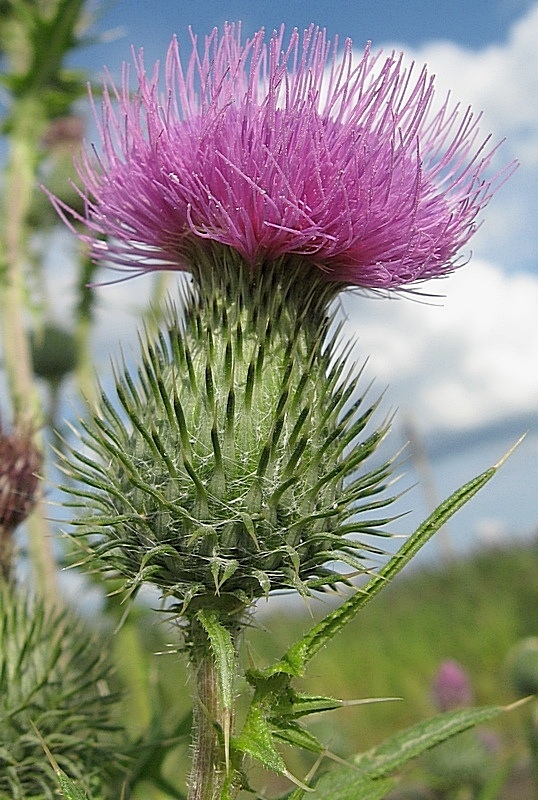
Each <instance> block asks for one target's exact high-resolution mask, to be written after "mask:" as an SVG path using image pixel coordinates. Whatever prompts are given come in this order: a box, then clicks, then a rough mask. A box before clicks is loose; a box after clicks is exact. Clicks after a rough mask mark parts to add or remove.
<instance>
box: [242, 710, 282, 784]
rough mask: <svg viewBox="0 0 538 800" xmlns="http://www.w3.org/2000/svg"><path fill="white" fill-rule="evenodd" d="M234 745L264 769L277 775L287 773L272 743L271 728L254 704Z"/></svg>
mask: <svg viewBox="0 0 538 800" xmlns="http://www.w3.org/2000/svg"><path fill="white" fill-rule="evenodd" d="M234 746H235V747H236V748H237V749H238V750H240V751H241V752H243V753H247V754H248V755H250V756H252V757H253V758H256V759H257V760H258V761H259V762H260V763H261V764H263V766H264V767H265V768H266V769H268V770H271V771H272V772H276V773H277V775H286V774H287V769H286V764H285V763H284V760H283V758H282V756H281V755H280V753H279V752H278V750H277V749H276V747H275V745H274V742H273V734H272V731H271V728H270V726H269V724H268V723H267V720H266V719H265V717H264V714H263V713H262V711H261V710H260V709H259V708H258V707H256V706H255V705H252V706H251V707H250V710H249V713H248V717H247V719H246V721H245V725H244V726H243V730H242V731H241V735H240V736H238V737H237V739H235V741H234Z"/></svg>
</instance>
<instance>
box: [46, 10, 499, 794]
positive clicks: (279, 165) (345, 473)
mask: <svg viewBox="0 0 538 800" xmlns="http://www.w3.org/2000/svg"><path fill="white" fill-rule="evenodd" d="M192 41H193V50H192V55H191V57H190V59H189V61H188V64H187V65H186V66H184V64H183V62H182V59H181V57H180V53H179V48H178V44H177V42H176V41H175V40H173V41H172V43H171V45H170V49H169V51H168V55H167V60H166V67H165V87H164V88H165V92H164V94H163V97H162V99H160V95H159V86H158V69H157V67H156V68H155V70H154V72H153V74H152V75H151V76H148V75H147V73H146V71H145V67H144V62H143V57H142V54H140V55H139V56H138V57H135V70H136V74H137V79H138V91H137V93H136V94H135V95H134V96H133V94H132V92H131V89H130V86H129V75H128V70H127V69H126V70H125V73H124V79H123V84H122V86H121V87H120V88H119V89H118V88H116V87H114V85H113V84H112V83H111V82H109V83H105V86H104V90H103V105H102V119H101V120H99V119H98V125H99V130H100V133H101V138H102V145H103V146H102V152H101V153H100V154H99V156H98V158H95V156H94V155H93V154H92V153H91V151H90V152H87V153H86V154H85V155H84V154H83V155H82V156H81V158H80V160H79V164H78V171H79V177H80V181H81V188H80V190H79V191H80V195H81V199H82V200H83V202H84V213H82V214H81V213H80V211H77V210H76V209H74V208H70V207H68V206H67V205H66V204H65V203H64V202H62V201H61V200H60V199H57V198H54V197H53V198H52V200H53V203H54V205H55V207H56V208H57V210H58V212H59V213H60V215H61V216H62V217H63V218H64V220H65V221H66V222H67V223H68V224H69V225H70V226H71V227H72V228H73V229H74V230H75V232H76V234H77V235H78V236H79V238H80V239H81V240H82V241H83V242H84V244H85V246H86V247H87V248H88V249H89V252H90V253H91V255H92V257H93V258H94V259H95V260H96V261H99V262H102V263H104V264H106V265H107V266H109V267H113V268H115V269H117V270H125V271H127V274H128V276H131V275H135V274H140V273H147V272H151V271H153V270H177V271H186V272H189V273H190V274H191V278H192V280H191V284H190V285H189V287H188V288H187V289H185V290H184V296H183V297H182V305H183V311H182V313H181V314H179V313H178V311H177V310H176V309H175V308H174V307H173V306H170V307H169V309H168V313H167V318H166V321H165V324H164V325H163V326H162V329H161V331H160V332H159V333H158V334H156V335H151V334H149V333H146V334H144V336H143V337H142V341H141V352H140V362H139V367H138V370H137V372H136V374H133V373H132V371H130V370H129V369H128V368H127V367H126V366H124V365H122V366H120V367H119V368H118V369H117V371H116V389H115V396H113V397H110V396H108V395H106V394H105V393H104V392H101V397H100V400H99V402H98V403H97V406H96V408H95V409H93V410H92V411H91V413H90V418H89V419H88V420H87V421H86V422H84V423H82V426H83V433H82V434H81V437H80V438H81V440H82V446H80V445H79V444H77V445H76V446H75V447H74V448H73V450H72V452H71V454H70V456H69V457H68V459H67V461H66V463H65V465H64V466H65V469H66V470H67V472H68V473H69V474H70V475H71V477H74V478H75V479H78V481H79V487H78V488H77V489H76V490H75V491H73V490H72V488H71V487H70V488H69V492H70V494H71V495H72V497H73V498H74V500H73V499H72V500H71V504H72V505H75V507H76V508H77V516H76V518H75V520H74V524H75V537H82V542H83V547H84V551H85V553H86V561H87V562H88V565H89V566H90V568H94V569H99V570H102V571H103V572H105V573H110V572H111V573H112V574H114V575H116V576H117V575H120V576H121V577H122V580H123V585H124V588H125V589H126V590H127V591H132V592H135V591H136V590H137V589H138V588H139V587H140V586H141V585H142V584H143V583H145V582H149V583H152V584H154V585H155V586H157V587H158V589H159V590H160V592H161V594H162V595H163V596H164V597H167V598H171V601H172V603H171V607H172V609H173V610H174V611H175V612H176V613H177V614H179V615H182V617H183V631H184V638H185V643H186V645H187V646H188V651H189V657H190V661H191V664H192V666H193V671H194V674H195V676H196V682H197V698H196V702H195V727H194V743H193V768H192V774H191V779H190V789H189V795H188V797H189V800H217V798H226V799H227V800H231V799H232V798H233V797H235V796H236V795H237V792H238V791H239V790H240V789H241V788H247V787H248V783H247V781H246V778H245V776H244V774H243V769H242V758H243V755H244V754H245V753H247V754H249V755H254V756H255V757H260V753H261V752H263V756H262V757H261V760H262V763H264V764H265V765H267V764H268V763H271V764H272V765H275V764H276V765H279V764H280V762H279V761H278V758H277V756H276V755H275V757H274V758H273V752H272V751H271V750H270V748H269V744H268V742H270V741H271V742H272V732H271V730H272V729H270V726H271V725H272V724H273V722H271V721H270V720H269V717H268V718H267V725H268V728H267V729H263V731H262V733H263V735H262V733H260V730H262V728H260V724H261V722H260V720H261V717H260V716H256V714H258V712H259V714H261V715H262V717H263V714H264V713H265V711H263V712H262V711H261V710H260V709H261V708H262V707H264V706H263V704H264V702H266V698H267V697H269V696H271V697H272V696H273V694H271V693H275V692H276V689H277V688H278V687H275V685H274V683H275V681H276V683H277V684H278V685H282V686H287V684H285V683H282V684H280V683H279V681H280V677H277V676H276V675H275V676H273V677H274V678H275V681H272V678H271V677H269V678H268V682H267V684H266V683H265V682H264V681H265V678H260V676H259V675H258V676H257V677H256V675H255V673H254V672H252V673H251V678H250V679H249V680H251V684H252V686H253V687H255V692H254V693H255V703H258V702H259V703H260V706H255V703H254V705H253V707H252V708H253V709H254V710H253V713H252V715H251V716H249V717H247V722H246V723H245V725H246V728H247V734H245V733H244V734H243V736H239V737H236V738H235V740H234V738H233V731H234V721H233V704H234V689H233V685H234V684H233V679H234V674H235V659H236V649H237V631H238V630H241V629H242V627H243V626H244V624H245V620H246V611H247V610H248V609H249V607H250V606H251V604H252V603H253V602H254V601H255V600H256V599H257V598H259V597H263V596H268V595H269V594H270V593H271V592H273V591H275V590H281V589H293V590H296V591H298V592H299V593H300V594H302V595H305V596H307V595H309V594H310V593H312V592H313V591H317V590H323V589H327V588H330V587H335V586H336V585H337V584H338V583H346V582H349V580H350V579H351V578H352V577H355V576H356V575H358V574H361V573H364V572H367V571H369V570H370V569H371V567H372V564H371V557H372V555H374V554H375V555H376V556H377V555H379V554H380V553H381V549H380V548H377V547H374V546H372V544H371V540H370V539H369V537H370V535H372V534H374V535H378V536H385V535H387V533H386V526H387V523H388V522H389V521H390V520H389V517H387V514H386V512H383V513H381V512H380V509H383V508H384V507H385V506H387V505H388V504H390V502H391V499H392V498H391V495H390V492H388V491H387V487H388V485H389V483H390V472H391V468H392V462H385V463H383V462H381V463H377V464H375V465H371V464H370V460H371V459H370V457H371V455H372V454H373V452H374V451H375V449H376V447H377V445H378V443H379V442H380V440H381V439H382V438H383V436H384V434H385V433H386V430H387V425H386V424H383V425H381V426H380V427H378V428H377V429H376V428H373V427H372V425H371V418H372V415H373V413H374V410H375V407H376V403H375V402H374V403H370V402H368V401H367V400H366V399H365V398H364V397H360V396H359V397H358V396H357V393H356V386H355V379H354V375H353V368H352V367H353V365H352V364H350V363H349V352H350V346H349V344H348V345H346V346H344V347H343V348H342V346H341V343H340V329H339V326H338V325H336V324H335V317H334V309H335V306H334V302H333V301H334V300H335V299H336V297H337V295H338V293H339V292H340V291H341V290H343V289H346V288H348V287H350V286H352V287H360V288H362V289H364V290H374V291H375V290H402V289H405V288H408V287H414V286H415V285H416V284H417V283H419V282H421V281H424V280H426V279H428V278H432V277H445V276H446V275H447V274H449V273H450V272H451V271H452V270H453V269H454V268H455V267H456V266H457V264H458V260H457V259H458V254H459V252H460V250H461V248H462V247H463V246H464V245H465V244H466V243H467V242H468V241H469V239H470V237H471V236H472V234H473V233H474V231H475V230H476V227H477V221H478V215H479V213H480V211H481V209H482V208H483V207H484V205H485V204H486V203H487V202H488V200H489V198H490V197H491V195H492V194H493V192H494V190H495V188H496V187H497V185H498V184H499V183H500V181H501V180H502V179H503V178H504V177H506V175H507V174H508V172H509V171H510V169H511V167H510V168H508V170H505V172H504V173H501V174H500V175H499V176H498V177H497V178H493V179H490V178H488V177H486V170H487V168H488V167H489V165H490V162H491V161H492V159H493V156H494V153H495V151H496V148H495V147H490V146H489V140H488V139H487V138H486V139H484V140H482V141H480V139H479V138H478V127H477V122H478V120H477V119H475V118H474V116H473V114H472V113H471V111H470V110H467V111H466V112H464V113H463V114H462V113H460V111H459V109H458V107H455V108H450V106H449V104H448V101H446V102H445V103H442V104H441V105H440V107H439V110H438V111H432V108H433V101H434V86H433V80H432V79H431V78H429V77H428V75H427V72H426V70H422V71H421V72H420V73H419V74H418V76H415V73H414V68H410V69H407V68H404V66H403V62H402V59H401V58H396V57H395V56H394V55H391V56H389V57H388V58H387V59H385V60H382V58H381V56H380V55H378V56H375V55H372V54H371V52H370V49H369V47H367V48H366V50H365V52H364V55H363V57H362V58H360V59H359V60H358V61H357V62H356V63H355V62H354V59H353V53H352V45H351V42H350V41H349V40H347V41H346V42H345V44H344V48H343V53H342V55H341V56H339V53H338V47H337V45H336V44H335V46H334V47H331V45H330V43H329V42H328V41H327V39H326V37H325V33H324V32H323V31H320V30H319V29H317V28H314V27H313V26H312V27H310V28H309V29H308V30H307V31H305V32H304V34H303V36H302V37H301V36H300V35H299V34H298V33H297V31H294V32H293V33H292V35H291V37H290V39H289V41H288V42H286V41H285V39H284V30H283V29H282V30H281V31H280V32H279V33H274V34H273V35H272V36H271V37H270V38H269V41H268V43H267V44H265V43H264V33H263V31H260V32H258V33H257V34H256V35H255V36H254V37H253V38H252V39H251V40H249V41H247V42H246V43H245V44H242V42H241V31H240V27H239V26H238V27H237V28H235V27H234V26H233V25H227V26H226V27H225V29H224V32H223V34H222V36H221V37H220V38H219V36H218V34H217V32H216V31H214V32H213V34H212V35H211V36H209V37H208V38H207V39H206V40H205V46H204V48H203V51H202V52H201V53H200V52H199V51H198V47H197V41H196V38H195V37H194V36H193V37H192ZM367 461H368V463H367ZM365 534H367V535H368V543H367V541H366V540H365V539H364V538H363V537H364V535H365ZM336 565H340V567H339V568H337V567H336ZM289 674H292V673H289ZM293 674H295V673H293ZM258 679H259V680H261V683H259V680H258ZM288 679H289V675H288ZM288 679H286V680H288ZM271 681H272V682H271ZM269 683H270V684H271V688H270V692H269V694H267V691H269V689H268V687H269ZM282 692H283V696H282V697H281V698H280V700H281V701H282V704H283V705H282V707H283V708H288V711H289V713H290V714H292V713H293V714H296V715H297V716H301V713H302V712H300V711H297V712H296V711H294V710H293V708H292V706H293V703H292V702H291V700H290V698H292V697H295V695H292V694H286V692H285V689H282ZM284 695H285V698H284ZM275 697H276V694H275ZM290 703H291V705H290ZM331 707H334V706H331ZM290 708H291V709H292V710H291V711H290V710H289V709H290ZM316 708H318V705H316ZM286 713H288V712H286ZM304 713H306V712H304ZM295 719H296V718H295V717H294V718H293V722H289V720H288V723H289V724H288V723H286V724H287V727H286V728H285V730H286V731H287V734H286V735H291V733H290V731H292V732H293V734H294V735H299V733H298V731H299V728H298V726H297V724H296V721H295ZM256 735H259V736H260V740H261V739H262V738H263V746H261V745H260V747H261V750H260V748H259V747H258V748H256V747H253V746H252V744H251V741H252V739H249V736H251V737H252V736H254V737H255V736H256ZM264 737H265V738H264ZM284 738H285V737H284ZM301 741H302V742H305V741H307V742H310V744H312V740H311V739H308V737H306V738H302V739H301ZM234 742H235V744H234ZM267 748H269V749H267ZM314 750H315V748H314ZM267 753H270V757H267V758H268V760H267V758H266V756H267ZM275 753H276V750H275ZM278 768H279V769H280V767H278ZM281 773H282V774H286V772H285V770H284V769H283V768H282V770H281Z"/></svg>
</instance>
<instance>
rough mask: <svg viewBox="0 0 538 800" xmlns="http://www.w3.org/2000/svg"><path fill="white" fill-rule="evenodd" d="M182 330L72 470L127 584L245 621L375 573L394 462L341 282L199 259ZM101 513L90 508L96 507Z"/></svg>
mask: <svg viewBox="0 0 538 800" xmlns="http://www.w3.org/2000/svg"><path fill="white" fill-rule="evenodd" d="M192 263H193V283H192V287H191V288H190V289H187V290H186V293H185V294H186V296H185V298H184V300H185V312H184V316H183V319H182V320H181V322H178V320H177V313H176V312H175V310H174V309H170V310H169V314H168V320H167V325H166V326H165V329H164V331H163V332H161V333H160V334H159V335H158V336H157V337H156V340H155V341H151V339H150V337H149V336H146V338H145V341H144V342H143V344H142V348H141V350H142V364H141V366H140V368H139V370H138V376H137V378H136V379H135V378H133V377H132V376H131V374H130V373H129V371H128V370H127V369H125V368H123V369H122V370H121V374H119V375H118V376H117V379H116V393H117V401H119V403H118V402H116V400H114V401H112V400H111V399H109V398H108V397H106V396H105V395H104V394H102V396H101V399H100V402H99V407H98V409H97V410H96V411H95V412H94V413H93V416H92V418H91V419H90V421H89V422H88V423H87V424H85V434H84V435H83V437H82V438H83V443H84V445H85V448H84V449H81V450H80V451H75V450H74V451H73V452H72V456H71V458H70V461H71V463H70V464H69V467H68V469H69V471H70V473H71V475H72V476H74V477H75V478H77V479H78V480H79V481H80V482H81V483H83V484H84V487H83V488H81V489H79V490H78V491H77V494H78V498H81V500H82V502H80V500H79V501H77V502H78V505H79V506H80V507H83V508H84V509H86V512H85V513H84V514H83V516H82V517H80V518H79V519H78V520H77V521H76V524H77V525H78V532H79V533H80V534H82V535H84V536H88V537H89V539H88V546H89V550H90V557H91V558H92V559H93V558H96V559H97V560H98V562H99V563H100V564H101V565H102V568H103V569H106V570H110V569H111V568H112V569H113V570H116V571H117V572H118V573H120V574H121V575H123V576H124V578H125V579H126V580H125V582H126V585H127V586H129V587H136V586H138V585H139V584H140V583H141V582H143V581H150V582H152V583H154V584H156V585H157V586H159V587H160V589H161V590H162V591H163V593H165V594H168V595H171V596H172V597H174V598H176V599H177V600H178V601H180V604H181V608H182V610H183V611H184V612H185V611H187V609H189V610H190V611H195V610H196V609H198V608H200V607H207V606H209V607H213V608H217V607H220V608H223V609H230V610H235V609H237V608H238V604H239V607H240V606H241V605H247V604H249V603H250V602H251V601H252V600H253V599H254V598H256V597H259V596H261V595H266V594H267V593H269V592H270V591H272V590H275V589H283V588H293V589H296V590H297V591H299V592H300V593H302V594H308V592H309V591H310V590H311V589H320V588H323V587H326V586H329V585H331V584H334V583H335V582H337V581H340V580H343V579H344V578H343V576H342V575H341V574H340V573H339V572H337V571H335V570H334V569H331V567H330V566H329V565H328V562H333V563H334V562H343V563H344V564H346V565H348V567H351V569H352V570H353V571H364V570H365V569H367V565H366V563H365V556H366V554H367V552H368V551H371V550H372V549H374V548H372V546H371V545H367V544H366V543H362V542H359V541H356V540H354V539H352V538H349V535H350V534H351V535H352V534H356V533H359V534H360V533H367V534H371V533H377V532H379V531H378V526H381V525H384V524H386V522H387V521H388V520H387V519H380V520H372V519H365V518H364V512H367V511H371V510H372V509H376V508H378V507H381V506H385V505H387V504H388V503H389V502H390V498H387V497H386V496H384V495H382V496H381V497H378V494H379V493H380V492H382V490H383V489H384V486H385V482H386V479H387V477H388V475H389V473H390V466H391V465H390V464H388V463H385V464H382V465H381V466H377V467H376V468H375V469H373V470H372V471H366V470H365V469H364V467H363V462H364V460H365V459H366V458H367V456H369V455H370V454H371V453H372V452H373V451H374V449H375V447H376V445H377V444H378V443H379V441H380V440H381V438H382V437H383V435H384V433H385V431H386V426H383V427H382V428H381V429H379V430H375V431H374V432H372V433H370V434H369V435H366V436H365V437H364V438H362V439H361V438H360V437H361V435H363V433H364V429H365V426H366V425H367V423H368V422H369V420H370V418H371V416H372V413H373V411H374V409H375V405H376V404H373V405H367V407H365V408H364V410H363V409H362V405H363V398H360V399H358V400H355V399H354V390H355V384H354V381H353V380H352V379H351V378H350V377H349V364H348V357H347V353H343V354H342V353H338V341H339V340H338V331H337V330H336V331H334V330H333V327H334V326H333V327H332V322H333V319H332V315H331V314H330V313H328V307H329V305H330V302H331V301H332V299H333V298H334V297H335V295H336V293H337V291H338V289H339V288H340V287H339V286H338V285H337V284H334V283H330V282H328V281H327V280H326V279H325V278H324V277H323V275H322V274H321V273H320V272H319V270H317V269H316V268H314V267H310V266H309V265H308V264H305V262H304V260H301V259H298V258H297V259H294V258H291V259H290V257H286V258H284V259H281V260H278V261H276V262H273V263H271V264H264V265H262V266H260V268H259V270H258V271H256V272H255V273H252V272H251V271H250V270H249V269H248V267H247V266H246V265H245V264H244V263H243V262H242V261H241V259H240V257H239V256H238V255H237V254H236V253H234V251H233V250H231V249H228V248H223V247H215V249H214V250H213V251H209V252H208V251H207V249H206V251H205V252H201V251H199V252H197V253H196V254H195V255H193V259H192ZM88 508H89V509H90V510H89V512H88V511H87V509H88Z"/></svg>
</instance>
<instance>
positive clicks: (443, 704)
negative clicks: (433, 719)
mask: <svg viewBox="0 0 538 800" xmlns="http://www.w3.org/2000/svg"><path fill="white" fill-rule="evenodd" d="M432 695H433V700H434V703H435V705H436V707H437V708H438V709H439V711H451V710H452V709H456V708H462V707H465V706H469V705H471V704H472V702H473V689H472V686H471V681H470V678H469V675H468V674H467V672H466V671H465V670H464V669H463V667H462V666H461V665H460V664H458V662H457V661H453V660H452V659H447V660H446V661H443V663H442V664H441V666H440V667H439V670H438V671H437V674H436V676H435V678H434V680H433V685H432Z"/></svg>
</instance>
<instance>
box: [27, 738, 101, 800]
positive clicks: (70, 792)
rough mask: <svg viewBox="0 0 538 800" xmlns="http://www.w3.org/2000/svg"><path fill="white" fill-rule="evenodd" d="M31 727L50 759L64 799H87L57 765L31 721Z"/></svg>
mask: <svg viewBox="0 0 538 800" xmlns="http://www.w3.org/2000/svg"><path fill="white" fill-rule="evenodd" d="M32 727H33V729H34V731H35V732H36V734H37V736H38V738H39V741H40V742H41V746H42V747H43V750H44V751H45V755H46V756H47V758H48V760H49V761H50V763H51V766H52V769H53V770H54V772H55V774H56V778H57V780H58V784H59V785H60V790H61V792H62V796H63V797H64V798H65V800H88V798H87V795H86V794H85V792H83V791H82V789H80V788H79V787H78V786H77V785H76V783H74V781H72V780H71V778H68V777H67V775H66V774H65V772H64V771H63V770H62V769H60V767H59V766H58V762H57V761H56V759H55V758H54V756H53V755H52V753H51V752H50V750H49V748H48V747H47V744H46V743H45V740H44V739H43V737H42V736H41V734H40V733H39V731H38V730H37V728H36V726H35V725H34V724H33V723H32Z"/></svg>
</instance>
